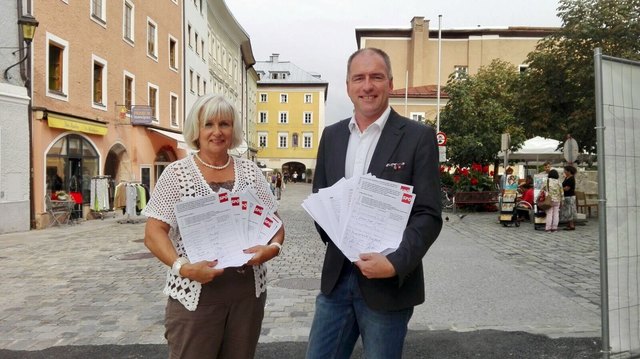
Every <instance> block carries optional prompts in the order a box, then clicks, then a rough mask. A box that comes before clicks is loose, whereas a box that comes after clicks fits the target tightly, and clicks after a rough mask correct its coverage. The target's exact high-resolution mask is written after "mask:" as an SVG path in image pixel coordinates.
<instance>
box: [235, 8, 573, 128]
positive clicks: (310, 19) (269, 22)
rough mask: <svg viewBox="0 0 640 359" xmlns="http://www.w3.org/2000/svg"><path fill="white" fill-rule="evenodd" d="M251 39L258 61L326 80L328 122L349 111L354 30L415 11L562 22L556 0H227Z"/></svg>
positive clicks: (463, 20)
mask: <svg viewBox="0 0 640 359" xmlns="http://www.w3.org/2000/svg"><path fill="white" fill-rule="evenodd" d="M224 1H225V3H226V4H227V7H228V8H229V10H230V11H231V13H232V14H233V16H234V17H235V18H236V20H237V21H238V23H239V24H240V25H241V26H242V28H243V29H244V30H245V32H246V33H247V34H248V35H249V38H250V39H251V47H252V50H253V56H254V58H255V59H256V61H268V60H269V56H270V55H271V54H273V53H277V54H280V57H279V59H280V61H290V62H292V63H294V64H295V65H297V66H298V67H300V68H302V69H304V70H306V71H308V72H314V73H319V74H320V75H321V76H322V78H323V79H324V80H325V81H328V82H329V90H328V91H329V93H328V98H327V103H326V119H325V123H326V124H331V123H334V122H337V121H339V120H341V119H343V118H346V117H348V116H350V115H351V113H352V109H353V106H352V105H351V101H350V100H349V97H348V96H347V91H346V84H345V78H346V63H347V59H348V58H349V55H351V53H353V52H354V51H355V50H357V44H356V36H355V30H356V29H362V28H399V29H409V28H410V27H411V23H410V22H411V19H412V18H413V17H414V16H423V17H424V18H425V19H426V20H430V24H429V27H430V28H431V29H435V30H437V29H438V15H442V22H441V28H442V29H453V28H474V27H478V26H480V27H498V26H500V27H505V26H557V27H559V26H561V25H562V23H561V21H560V19H559V18H558V17H557V16H556V14H557V7H558V0H535V1H532V0H440V1H433V0H396V1H389V0H342V1H336V0H224Z"/></svg>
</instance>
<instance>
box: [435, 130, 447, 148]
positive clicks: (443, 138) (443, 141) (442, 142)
mask: <svg viewBox="0 0 640 359" xmlns="http://www.w3.org/2000/svg"><path fill="white" fill-rule="evenodd" d="M436 139H437V140H438V146H446V145H447V135H445V134H444V132H438V133H436Z"/></svg>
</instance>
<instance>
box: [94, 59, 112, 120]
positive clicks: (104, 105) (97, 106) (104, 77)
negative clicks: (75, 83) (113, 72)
mask: <svg viewBox="0 0 640 359" xmlns="http://www.w3.org/2000/svg"><path fill="white" fill-rule="evenodd" d="M95 64H100V65H102V88H101V89H100V91H102V103H96V102H94V101H93V100H94V99H93V94H94V93H95V89H94V88H93V86H94V85H95V78H94V76H93V75H94V73H93V67H94V66H95ZM108 73H109V71H108V68H107V60H105V59H103V58H101V57H99V56H96V55H94V54H91V107H93V108H95V109H97V110H102V111H107V104H108V103H109V99H108V98H107V91H108V88H109V87H108V86H107V85H108V84H107V78H108V76H107V74H108Z"/></svg>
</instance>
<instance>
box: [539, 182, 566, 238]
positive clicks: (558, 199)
mask: <svg viewBox="0 0 640 359" xmlns="http://www.w3.org/2000/svg"><path fill="white" fill-rule="evenodd" d="M558 178H560V176H559V175H558V171H556V170H551V171H549V177H547V183H546V184H545V185H544V187H543V188H542V192H540V197H541V196H543V195H544V196H545V197H544V199H543V198H540V197H538V207H540V208H541V209H543V210H544V211H545V213H546V214H547V217H546V219H545V226H544V229H545V231H546V232H547V233H549V232H555V231H557V230H558V222H559V220H560V204H561V203H562V200H563V198H564V193H563V191H562V185H561V184H560V181H559V180H558ZM549 201H550V202H551V203H549Z"/></svg>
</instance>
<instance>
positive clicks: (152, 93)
mask: <svg viewBox="0 0 640 359" xmlns="http://www.w3.org/2000/svg"><path fill="white" fill-rule="evenodd" d="M149 107H151V113H152V114H153V121H154V122H160V116H159V115H158V87H157V86H155V85H152V84H149Z"/></svg>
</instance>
